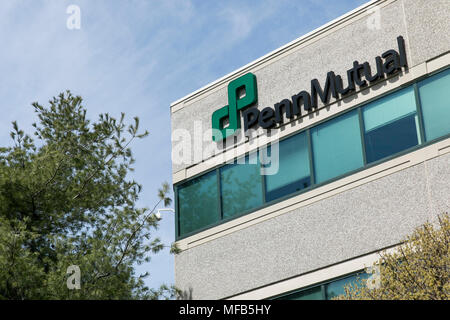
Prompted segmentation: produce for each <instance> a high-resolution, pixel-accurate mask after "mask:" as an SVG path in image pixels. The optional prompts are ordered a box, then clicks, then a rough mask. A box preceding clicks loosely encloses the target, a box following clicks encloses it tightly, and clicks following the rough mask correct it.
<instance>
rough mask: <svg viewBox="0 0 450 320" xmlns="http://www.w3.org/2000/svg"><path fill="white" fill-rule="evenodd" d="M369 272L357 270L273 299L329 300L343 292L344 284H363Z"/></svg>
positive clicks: (368, 276)
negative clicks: (339, 277)
mask: <svg viewBox="0 0 450 320" xmlns="http://www.w3.org/2000/svg"><path fill="white" fill-rule="evenodd" d="M370 276H371V274H369V273H366V272H365V271H358V272H355V273H353V274H351V275H349V276H346V277H344V278H341V279H337V280H333V281H328V282H325V283H323V284H319V285H315V286H313V287H310V288H308V289H300V290H299V291H297V292H294V293H288V294H284V295H282V296H278V297H276V298H275V300H331V299H333V298H334V297H337V296H340V295H343V294H345V289H344V287H345V286H346V285H352V286H356V285H360V284H364V283H365V281H366V280H367V279H369V278H370Z"/></svg>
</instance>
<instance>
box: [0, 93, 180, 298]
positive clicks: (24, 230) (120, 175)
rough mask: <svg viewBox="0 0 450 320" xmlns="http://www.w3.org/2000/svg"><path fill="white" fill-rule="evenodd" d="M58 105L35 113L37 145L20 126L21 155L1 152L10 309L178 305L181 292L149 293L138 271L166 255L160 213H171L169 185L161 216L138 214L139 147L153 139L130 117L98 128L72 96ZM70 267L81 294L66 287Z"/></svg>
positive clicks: (3, 286)
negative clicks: (19, 303)
mask: <svg viewBox="0 0 450 320" xmlns="http://www.w3.org/2000/svg"><path fill="white" fill-rule="evenodd" d="M49 103H50V105H49V107H44V106H41V105H40V104H38V103H33V107H34V111H35V112H36V114H37V118H38V120H39V121H38V122H37V123H36V124H33V126H34V139H35V140H36V142H35V140H33V138H32V137H30V136H29V135H27V134H25V133H24V132H23V131H22V130H21V129H20V128H19V126H18V125H17V123H16V122H14V123H13V130H12V132H11V138H12V139H13V146H11V147H4V148H0V299H155V298H160V297H162V298H172V297H173V296H174V294H175V292H176V290H175V289H174V288H169V287H166V286H163V287H161V288H159V289H158V290H152V289H149V288H147V287H146V286H145V285H144V282H143V279H144V277H146V276H148V274H145V275H140V276H139V275H136V274H135V271H134V268H133V266H134V265H136V264H140V263H143V262H147V261H149V259H150V254H151V253H156V252H158V251H160V250H161V249H162V248H163V247H164V246H163V244H162V243H161V241H160V240H159V239H158V238H152V235H151V231H153V230H155V229H156V228H157V227H158V219H157V218H156V217H155V215H154V214H153V211H154V210H155V209H156V208H157V207H158V206H159V205H160V204H164V205H165V206H167V205H169V204H170V203H171V199H170V198H169V196H168V194H169V185H168V184H167V183H166V184H164V185H163V186H162V188H161V189H160V190H159V193H158V197H159V202H158V203H157V204H156V205H155V207H154V208H153V209H152V210H149V209H148V208H138V207H136V202H137V200H138V199H139V193H140V191H141V188H142V187H141V185H140V184H138V183H137V182H136V181H134V180H130V179H129V177H128V173H129V172H130V171H132V170H133V167H132V165H133V163H134V158H133V155H132V152H131V149H130V147H129V145H130V144H131V142H132V141H133V140H135V139H140V138H143V137H145V136H147V135H148V132H147V131H145V132H142V133H141V132H140V131H139V119H138V118H134V123H133V124H131V125H128V126H127V125H126V124H125V123H124V119H125V115H124V114H121V117H120V119H119V120H117V119H114V118H112V117H110V116H109V115H108V114H101V115H100V116H99V119H98V120H97V121H96V122H91V121H90V120H88V119H87V118H86V109H85V108H84V107H83V106H82V99H81V97H79V96H73V95H72V94H71V93H70V92H69V91H67V92H65V93H62V94H60V95H59V96H58V97H55V98H53V99H52V100H51V101H50V102H49ZM70 265H77V266H79V267H80V270H81V289H79V290H69V289H68V288H67V286H66V280H67V278H68V277H69V276H70V275H68V274H66V270H67V267H68V266H70Z"/></svg>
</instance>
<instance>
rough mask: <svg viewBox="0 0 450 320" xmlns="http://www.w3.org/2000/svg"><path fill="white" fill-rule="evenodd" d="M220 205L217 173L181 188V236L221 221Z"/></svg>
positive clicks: (179, 199) (207, 175) (179, 194)
mask: <svg viewBox="0 0 450 320" xmlns="http://www.w3.org/2000/svg"><path fill="white" fill-rule="evenodd" d="M218 203H219V199H218V195H217V175H216V171H212V172H210V173H207V174H205V175H203V176H201V177H199V178H196V179H192V180H190V181H188V182H187V183H185V184H183V185H182V186H180V188H179V189H178V207H179V233H180V235H184V234H186V233H189V232H192V231H195V230H198V229H201V228H204V227H206V226H208V225H210V224H212V223H215V222H217V221H219V218H220V217H219V211H218Z"/></svg>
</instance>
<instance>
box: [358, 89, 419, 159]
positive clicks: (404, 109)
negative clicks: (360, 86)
mask: <svg viewBox="0 0 450 320" xmlns="http://www.w3.org/2000/svg"><path fill="white" fill-rule="evenodd" d="M362 113H363V119H364V142H365V146H366V159H367V163H371V162H374V161H377V160H380V159H382V158H385V157H387V156H390V155H392V154H395V153H398V152H401V151H403V150H406V149H408V148H411V147H413V146H415V145H417V144H418V143H419V142H420V128H419V118H418V116H417V112H416V99H415V95H414V88H413V87H409V88H405V89H403V90H400V91H397V92H394V93H392V94H390V95H388V96H386V97H383V98H381V99H378V100H376V101H374V102H372V103H370V104H368V105H367V106H365V107H364V108H363V109H362Z"/></svg>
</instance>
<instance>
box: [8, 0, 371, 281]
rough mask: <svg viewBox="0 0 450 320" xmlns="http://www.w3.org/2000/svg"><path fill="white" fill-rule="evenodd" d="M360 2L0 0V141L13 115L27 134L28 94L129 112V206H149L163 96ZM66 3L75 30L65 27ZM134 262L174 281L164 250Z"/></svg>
mask: <svg viewBox="0 0 450 320" xmlns="http://www.w3.org/2000/svg"><path fill="white" fill-rule="evenodd" d="M366 2H367V1H366V0H339V1H335V0H258V1H256V0H247V1H243V0H241V1H234V0H230V1H226V0H222V1H210V0H198V1H194V0H164V1H163V0H161V1H156V0H128V1H125V0H84V1H82V0H70V1H66V0H33V1H29V0H2V1H1V2H0V41H1V43H2V46H1V47H2V48H1V49H0V74H1V76H0V110H1V113H2V116H1V117H0V128H1V130H0V146H7V145H10V143H11V142H10V138H9V132H10V129H11V122H12V121H15V120H17V121H18V123H19V126H20V127H21V128H22V129H24V130H25V131H26V132H31V128H32V127H31V124H32V123H33V122H35V121H36V118H35V114H34V112H33V108H32V107H31V103H32V102H35V101H38V102H39V103H40V104H44V105H47V104H48V101H49V100H50V99H51V98H52V97H53V96H57V95H58V94H59V93H60V92H63V91H65V90H70V91H71V92H72V93H73V94H75V95H80V96H82V97H83V101H84V106H85V107H86V108H87V115H88V117H89V118H91V119H97V116H98V114H100V113H106V112H108V113H109V114H110V115H111V116H115V117H116V118H119V117H120V113H121V112H125V113H126V119H127V120H128V121H129V123H131V122H132V118H133V117H134V116H138V117H139V118H140V127H141V129H147V130H148V131H149V132H150V135H149V137H147V138H145V139H141V140H138V141H136V142H134V143H133V145H131V148H132V150H133V152H134V156H135V158H136V164H135V171H134V173H133V175H132V177H133V178H134V179H136V180H137V181H138V182H139V183H140V184H142V185H143V190H142V193H141V198H140V200H139V203H138V205H139V206H141V207H153V205H154V204H155V203H156V202H157V196H156V194H157V190H158V188H159V187H160V186H161V183H162V182H164V181H167V182H169V183H171V182H172V178H171V175H172V169H171V135H170V134H171V123H170V103H171V102H173V101H176V100H178V99H180V98H182V97H184V96H185V95H187V94H189V93H190V92H193V91H195V90H197V89H199V88H201V87H203V86H205V85H207V84H208V83H210V82H212V81H214V80H216V79H218V78H221V77H223V76H224V75H226V74H228V73H230V72H232V71H234V70H236V69H238V68H240V67H242V66H244V65H246V64H248V63H249V62H251V61H253V60H255V59H258V58H259V57H261V56H263V55H265V54H267V53H269V52H271V51H272V50H275V49H277V48H278V47H280V46H283V45H285V44H286V43H288V42H290V41H292V40H294V39H296V38H298V37H301V36H302V35H304V34H306V33H308V32H310V31H312V30H314V29H316V28H318V27H320V26H321V25H323V24H325V23H327V22H329V21H331V20H333V19H335V18H337V17H339V16H340V15H342V14H345V13H346V12H348V11H350V10H352V9H354V8H356V7H358V6H360V5H362V4H364V3H366ZM71 5H75V6H77V7H78V8H79V10H80V16H79V17H80V19H79V21H80V25H79V28H68V26H67V21H68V19H69V22H70V21H72V22H73V21H74V20H72V19H73V17H74V16H73V11H69V13H67V9H68V7H70V6H71ZM69 26H73V25H71V24H70V23H69ZM75 27H76V25H75ZM155 236H158V237H160V238H161V240H162V241H163V242H164V243H165V244H167V245H170V244H171V243H172V242H173V241H174V240H175V232H174V216H173V214H172V213H170V212H163V213H162V220H161V222H160V227H159V229H158V230H157V231H156V232H155ZM136 268H137V272H138V273H144V272H146V271H149V272H150V277H149V278H147V280H146V283H147V285H148V286H150V287H154V288H155V287H159V285H161V284H163V283H165V284H169V285H170V284H173V283H174V257H173V256H172V255H171V254H169V252H168V249H167V250H164V251H162V252H160V253H158V254H156V255H154V256H152V260H151V261H150V262H149V263H147V264H143V265H140V266H137V267H136Z"/></svg>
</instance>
